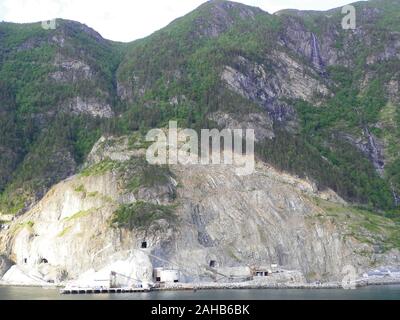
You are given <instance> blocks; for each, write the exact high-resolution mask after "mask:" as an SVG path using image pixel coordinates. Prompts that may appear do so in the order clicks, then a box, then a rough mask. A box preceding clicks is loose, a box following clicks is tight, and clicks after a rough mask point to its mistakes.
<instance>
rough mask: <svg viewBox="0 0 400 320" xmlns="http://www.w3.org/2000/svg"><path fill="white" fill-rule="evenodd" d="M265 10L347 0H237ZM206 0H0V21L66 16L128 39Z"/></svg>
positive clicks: (114, 37)
mask: <svg viewBox="0 0 400 320" xmlns="http://www.w3.org/2000/svg"><path fill="white" fill-rule="evenodd" d="M238 1H240V2H242V3H245V4H249V5H253V6H257V7H260V8H262V9H263V10H266V11H268V12H271V13H272V12H275V11H277V10H280V9H286V8H297V9H307V10H310V9H316V10H324V9H329V8H333V7H338V6H341V5H344V4H346V3H348V2H349V0H325V1H315V0H302V1H298V0H274V1H273V0H238ZM203 2H205V0H147V1H144V0H0V20H5V21H13V22H33V21H41V20H49V19H52V18H55V17H57V18H65V19H71V20H76V21H79V22H82V23H85V24H87V25H88V26H90V27H92V28H94V29H95V30H96V31H98V32H100V33H101V34H102V36H103V37H105V38H108V39H112V40H119V41H131V40H134V39H137V38H141V37H144V36H147V35H149V34H151V33H152V32H154V31H156V30H158V29H160V28H162V27H164V26H165V25H167V24H168V23H169V22H171V21H172V20H174V19H175V18H177V17H180V16H182V15H184V14H186V13H188V12H189V11H191V10H193V9H195V8H196V7H197V6H199V5H200V4H201V3H203Z"/></svg>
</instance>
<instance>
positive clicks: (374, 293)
mask: <svg viewBox="0 0 400 320" xmlns="http://www.w3.org/2000/svg"><path fill="white" fill-rule="evenodd" d="M15 299H23V300H38V299H39V300H71V299H82V300H108V299H117V300H170V299H171V300H173V299H178V300H193V299H196V300H315V299H318V300H327V299H333V300H341V299H345V300H363V299H374V300H400V285H385V286H369V287H363V288H358V289H354V290H344V289H238V290H198V291H196V292H193V291H163V292H148V293H116V294H86V295H83V294H82V295H61V294H60V293H59V291H58V289H42V288H32V287H1V286H0V300H15Z"/></svg>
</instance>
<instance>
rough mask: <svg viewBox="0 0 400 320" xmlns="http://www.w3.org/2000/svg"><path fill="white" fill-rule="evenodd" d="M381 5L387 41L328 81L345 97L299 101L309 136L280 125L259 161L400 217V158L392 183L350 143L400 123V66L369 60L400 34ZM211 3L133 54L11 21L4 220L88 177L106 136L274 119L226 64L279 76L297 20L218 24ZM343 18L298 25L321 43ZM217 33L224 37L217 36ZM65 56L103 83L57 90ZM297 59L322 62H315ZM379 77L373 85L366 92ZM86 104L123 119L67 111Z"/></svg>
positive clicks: (382, 37) (392, 165)
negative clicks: (243, 91)
mask: <svg viewBox="0 0 400 320" xmlns="http://www.w3.org/2000/svg"><path fill="white" fill-rule="evenodd" d="M358 5H361V4H357V6H358ZM366 5H369V4H366ZM371 5H372V4H371ZM373 5H377V6H380V7H382V8H385V9H387V8H390V10H391V13H390V14H386V13H385V15H384V17H383V18H379V19H378V20H377V21H376V23H375V24H376V25H379V27H380V28H381V29H379V28H378V29H376V30H375V29H374V25H366V28H369V29H368V30H369V31H370V32H372V34H373V40H374V41H376V43H375V44H374V45H372V46H369V47H368V46H366V45H365V44H364V43H354V46H352V48H350V49H349V50H350V51H351V52H350V51H349V52H347V54H349V56H351V57H352V61H351V63H350V65H351V67H344V66H335V67H330V68H328V69H327V72H326V74H324V75H321V77H326V78H327V79H325V80H326V83H327V84H329V86H330V89H331V90H332V92H334V93H335V94H334V96H332V97H331V98H329V99H326V100H324V101H322V103H321V105H320V106H318V107H316V106H314V105H312V104H310V103H306V102H304V101H287V102H288V103H289V104H290V105H292V106H294V107H295V111H296V116H297V118H298V121H299V130H298V131H297V132H296V133H295V132H293V130H288V128H286V127H285V124H284V123H282V124H281V125H279V124H276V125H275V128H274V130H275V138H274V139H272V140H269V139H267V140H265V141H261V142H260V143H259V144H258V145H257V146H256V152H257V153H258V155H259V156H260V157H261V158H263V159H265V160H267V161H268V162H270V163H272V164H273V165H275V166H276V167H278V168H281V169H284V170H287V171H289V172H291V173H293V174H297V175H299V176H302V177H308V178H310V179H312V180H314V181H315V182H316V183H317V184H318V185H319V186H320V187H321V188H325V187H329V188H332V189H333V190H335V191H337V192H338V193H339V194H340V195H341V196H343V197H344V198H346V199H348V200H350V201H354V202H356V203H360V204H363V205H365V206H368V207H369V208H373V209H379V210H385V211H387V212H389V211H390V210H394V209H395V208H394V201H393V194H392V192H393V188H394V190H395V191H396V192H398V193H400V175H399V171H400V167H399V166H400V164H399V156H398V155H396V153H395V152H392V156H391V159H390V161H388V163H387V165H386V167H385V169H386V171H385V176H384V177H380V176H379V175H378V174H377V173H376V171H375V170H374V168H373V166H372V164H371V163H370V162H369V160H368V159H367V157H366V156H365V155H364V154H363V153H361V152H360V151H359V150H358V149H357V148H356V147H354V145H352V144H350V143H349V142H348V141H346V139H343V134H349V135H352V136H357V135H359V133H360V132H361V131H362V130H363V129H364V128H368V129H369V130H370V131H371V132H372V133H373V134H374V135H376V136H377V137H380V138H385V137H386V136H388V135H392V136H394V135H397V133H396V132H397V131H396V130H398V127H399V126H398V124H399V123H400V121H399V120H400V112H398V107H396V108H397V109H396V108H394V109H395V118H394V122H393V123H394V124H391V127H390V130H389V129H387V128H386V127H382V126H378V125H377V124H378V123H379V121H380V120H381V119H380V118H381V116H382V115H381V113H382V110H384V108H385V106H386V105H387V103H388V101H387V96H386V87H385V86H386V85H387V83H388V81H389V80H390V79H391V78H390V77H391V76H393V75H395V74H396V73H397V74H398V72H399V64H398V60H395V61H386V62H382V63H379V64H372V65H367V64H366V58H367V56H368V54H370V53H373V52H378V51H379V50H381V48H382V44H383V43H384V42H385V41H387V40H389V39H387V32H386V31H387V30H386V29H384V28H390V29H392V30H394V29H395V28H397V27H396V25H395V24H394V23H393V21H394V20H395V18H396V17H397V16H396V14H397V13H396V12H399V10H398V9H396V8H398V6H397V7H395V5H396V3H395V2H394V1H392V0H385V1H379V2H375V3H374V4H373ZM211 6H212V4H209V3H207V4H205V5H203V6H201V7H200V9H199V10H196V11H194V12H192V13H190V14H189V15H187V16H185V17H183V18H180V19H177V20H176V21H174V22H173V23H171V24H170V25H169V26H167V27H166V28H164V29H162V30H160V31H158V32H156V33H155V34H153V35H152V36H151V37H148V38H145V39H142V40H138V41H135V42H133V43H131V44H127V45H122V44H119V43H113V42H110V41H106V40H104V39H102V38H101V37H99V35H97V34H96V33H95V32H94V31H93V30H89V29H88V28H86V27H84V26H82V25H80V24H78V23H73V22H68V21H63V20H61V21H60V27H59V28H57V30H55V31H45V30H43V29H41V28H40V25H38V24H32V25H16V24H8V23H1V24H0V44H1V45H0V62H1V64H0V114H1V115H2V117H1V119H0V134H1V136H0V150H1V151H2V153H1V154H0V193H1V195H0V211H8V212H15V213H16V212H20V211H21V209H22V208H24V207H26V206H27V205H29V204H30V203H31V202H32V200H35V199H37V198H39V197H40V196H41V195H42V194H43V193H44V192H45V191H46V190H47V189H48V187H49V186H51V185H52V184H53V183H55V182H57V181H59V180H60V179H62V178H65V177H66V176H68V175H69V174H71V173H73V172H76V170H78V168H79V166H80V165H81V164H82V163H83V161H84V160H85V157H86V155H87V154H88V152H89V151H90V149H91V147H92V146H93V144H94V142H95V141H96V140H97V139H98V138H99V137H100V136H101V135H102V134H116V135H119V134H126V133H131V132H132V131H137V130H140V131H141V132H142V133H145V132H146V131H147V130H148V129H150V128H154V127H161V126H166V125H167V124H168V121H169V120H171V119H175V120H178V123H179V125H180V126H182V127H191V128H195V129H200V128H209V127H214V126H215V123H213V122H212V121H210V120H208V115H209V114H210V113H211V112H214V111H218V110H223V111H226V112H230V113H235V114H236V115H238V117H240V116H241V115H243V114H246V113H249V112H253V111H257V112H266V111H265V110H263V109H262V108H261V107H260V106H259V105H257V104H255V103H252V102H250V101H249V100H248V99H244V98H243V97H240V96H238V95H237V94H234V93H232V92H230V91H229V90H226V88H225V87H224V85H223V84H222V83H221V79H220V75H221V72H222V68H223V67H224V65H226V64H227V63H229V62H231V61H232V60H233V59H234V58H235V57H238V56H243V57H246V58H247V59H248V60H250V61H254V62H257V63H262V64H263V65H264V66H266V68H269V63H270V62H269V60H268V55H269V54H271V53H272V52H273V50H274V46H275V45H276V43H277V41H278V39H279V38H280V35H281V32H282V30H283V28H285V26H286V24H287V23H289V22H290V21H289V20H287V19H286V18H285V17H284V16H282V17H281V16H278V15H268V14H265V13H262V12H260V11H254V15H253V16H252V18H248V17H245V18H243V17H242V13H241V12H239V11H238V10H236V9H235V7H233V9H232V10H230V11H228V16H224V17H223V19H219V18H218V19H216V17H218V15H217V16H216V15H214V14H210V11H209V10H210V8H211ZM393 12H394V13H393ZM294 15H297V13H294ZM340 17H341V16H340V12H339V11H338V10H336V11H332V12H331V17H330V18H328V17H326V16H325V15H324V16H321V15H319V14H318V13H312V12H310V13H307V14H301V15H300V16H298V17H297V18H296V19H297V21H298V22H299V23H302V24H304V25H305V26H306V28H307V29H308V30H310V31H312V32H314V33H315V34H320V33H322V32H324V31H326V30H329V29H330V28H332V24H333V23H336V24H337V23H338V21H339V19H340ZM232 21H234V23H231V22H232ZM363 23H364V22H363ZM371 30H372V31H371ZM216 31H217V32H218V36H210V34H211V35H215V32H216ZM338 34H339V35H338V37H337V43H336V46H337V47H338V48H343V46H344V44H343V43H344V41H343V37H344V34H343V31H339V32H338ZM60 38H63V39H64V42H63V45H60V42H59V39H60ZM57 39H58V40H57ZM288 54H293V55H296V53H293V52H288ZM60 56H62V57H68V58H70V59H73V60H79V61H84V62H85V63H86V64H88V65H89V66H90V68H91V71H92V73H93V77H92V79H77V80H76V81H73V82H56V81H53V80H52V79H51V77H49V75H50V74H51V73H53V72H55V71H59V69H58V68H59V66H57V64H56V63H55V60H56V57H60ZM296 59H298V61H300V62H302V63H304V64H309V63H310V61H308V60H306V58H305V57H301V56H296ZM121 62H122V63H121ZM271 71H272V69H271ZM367 72H368V73H369V74H372V80H371V81H368V82H367V83H368V85H367V86H366V87H363V86H362V85H361V84H362V83H363V81H364V80H365V75H366V73H367ZM117 79H118V81H119V82H120V83H123V84H126V85H127V91H128V92H130V90H131V91H132V95H130V96H129V97H128V98H127V99H125V100H124V101H119V98H118V95H117ZM77 96H81V97H97V98H98V99H100V100H103V101H105V102H106V103H108V104H110V105H111V106H112V107H113V110H114V112H115V113H116V115H117V116H116V117H114V118H112V119H97V118H95V117H91V116H87V115H86V116H85V115H76V114H75V115H74V114H71V113H69V112H66V111H65V108H64V106H65V102H66V101H68V100H69V99H70V98H72V97H77ZM395 131H396V132H395ZM396 137H397V136H396ZM388 141H389V144H390V145H389V148H391V149H393V150H398V146H396V145H395V144H396V143H395V142H396V141H397V140H396V139H389V140H388ZM135 185H136V184H135V181H133V184H132V187H133V188H134V187H135ZM150 209H151V211H152V210H153V209H155V208H150ZM156 211H157V210H156ZM135 212H136V208H124V209H121V216H126V217H128V216H129V219H130V216H131V214H135ZM390 212H392V213H393V212H394V211H390ZM124 219H125V218H124ZM124 219H123V220H124ZM127 219H128V218H127ZM127 219H125V220H124V222H123V223H128V220H129V219H128V220H127ZM129 223H130V222H129ZM129 223H128V224H129Z"/></svg>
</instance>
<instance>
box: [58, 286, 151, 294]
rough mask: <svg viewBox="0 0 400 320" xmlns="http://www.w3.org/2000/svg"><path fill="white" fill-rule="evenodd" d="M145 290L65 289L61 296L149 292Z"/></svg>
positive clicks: (61, 291)
mask: <svg viewBox="0 0 400 320" xmlns="http://www.w3.org/2000/svg"><path fill="white" fill-rule="evenodd" d="M149 291H150V289H145V288H75V287H71V288H64V289H61V290H60V293H61V294H100V293H131V292H149Z"/></svg>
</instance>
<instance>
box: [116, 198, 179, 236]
mask: <svg viewBox="0 0 400 320" xmlns="http://www.w3.org/2000/svg"><path fill="white" fill-rule="evenodd" d="M173 209H174V207H173V206H166V205H157V204H153V203H149V202H144V201H137V202H135V203H132V204H127V205H120V207H119V208H118V209H117V210H116V211H115V212H114V215H113V217H112V220H111V223H112V225H113V226H117V227H119V228H128V229H130V230H132V229H134V228H148V227H150V226H151V225H152V224H153V223H154V222H155V221H157V220H161V219H164V220H166V221H168V222H173V221H175V219H176V216H175V214H174V210H173Z"/></svg>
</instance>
